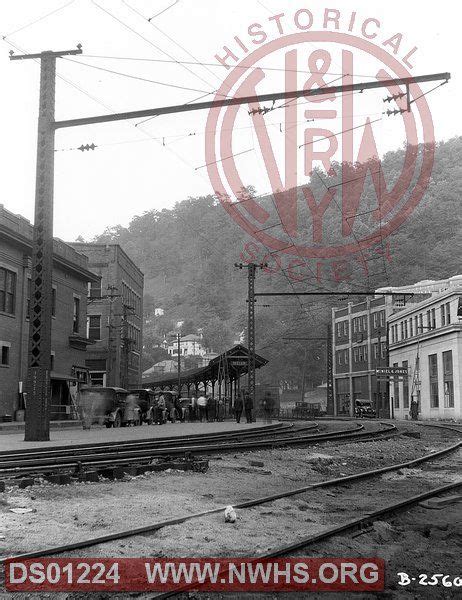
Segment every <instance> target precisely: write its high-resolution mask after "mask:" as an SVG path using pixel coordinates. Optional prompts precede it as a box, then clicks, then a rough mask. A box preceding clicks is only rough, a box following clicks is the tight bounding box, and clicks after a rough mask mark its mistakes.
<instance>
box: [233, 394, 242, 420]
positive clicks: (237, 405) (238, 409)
mask: <svg viewBox="0 0 462 600" xmlns="http://www.w3.org/2000/svg"><path fill="white" fill-rule="evenodd" d="M243 408H244V399H243V393H242V392H239V394H238V395H237V398H235V399H234V416H235V417H236V423H240V422H241V415H242V409H243Z"/></svg>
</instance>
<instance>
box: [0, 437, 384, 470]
mask: <svg viewBox="0 0 462 600" xmlns="http://www.w3.org/2000/svg"><path fill="white" fill-rule="evenodd" d="M363 428H364V427H363V426H362V425H357V427H356V428H355V429H345V430H341V431H336V432H335V433H316V434H306V435H302V436H297V437H292V438H289V437H279V438H269V439H263V440H257V441H244V442H233V443H222V444H215V443H210V444H203V445H196V446H193V445H186V446H168V447H165V448H158V447H153V448H152V449H151V450H121V451H116V452H110V451H108V452H101V453H94V454H74V455H72V456H69V457H68V456H61V457H60V456H56V457H53V458H49V459H47V458H41V457H37V458H35V457H32V458H26V459H22V460H19V461H15V460H9V461H8V460H7V461H1V462H0V474H2V475H3V474H5V473H8V472H11V471H14V470H15V469H19V468H22V467H29V466H30V467H34V466H36V467H41V468H43V467H53V466H56V465H63V464H66V465H67V466H76V465H77V464H78V463H81V464H87V465H88V464H95V463H98V462H100V461H103V460H106V461H107V460H112V461H113V462H116V461H119V460H120V459H131V460H133V459H135V458H137V459H140V458H161V457H163V456H179V455H180V456H181V455H184V454H186V453H190V454H209V453H216V452H225V451H231V450H233V451H235V450H244V451H245V450H251V449H258V448H267V447H273V446H281V445H299V444H304V443H307V442H318V441H329V440H336V439H343V438H344V437H345V436H348V438H351V437H353V436H355V435H359V434H360V433H361V432H362V430H363ZM312 429H313V428H312ZM358 432H359V433H358ZM379 432H380V430H379ZM379 432H376V433H379ZM370 433H371V432H366V434H368V435H370Z"/></svg>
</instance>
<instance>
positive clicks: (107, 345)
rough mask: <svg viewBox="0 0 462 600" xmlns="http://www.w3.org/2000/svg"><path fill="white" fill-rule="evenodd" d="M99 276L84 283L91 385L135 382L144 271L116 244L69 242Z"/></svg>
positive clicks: (138, 373) (138, 378)
mask: <svg viewBox="0 0 462 600" xmlns="http://www.w3.org/2000/svg"><path fill="white" fill-rule="evenodd" d="M71 246H72V247H73V248H74V249H75V250H77V252H81V253H82V254H85V255H86V256H87V257H88V260H89V266H90V268H91V269H92V271H94V272H95V273H97V274H98V275H99V276H100V282H99V283H93V284H91V285H90V286H89V288H88V306H87V312H88V325H87V326H88V337H89V338H90V339H91V340H93V341H94V342H95V344H94V345H93V346H92V347H91V349H89V351H88V353H87V357H86V361H85V364H86V365H87V367H88V368H89V370H90V377H91V381H92V384H93V385H99V386H120V387H124V388H133V387H138V386H139V385H140V382H141V360H140V358H141V351H142V348H143V286H144V276H143V273H142V272H141V270H140V269H139V268H138V267H137V266H136V265H135V263H134V262H133V261H132V260H131V259H130V257H129V256H128V255H127V254H126V253H125V252H124V250H122V248H121V247H120V246H119V245H118V244H98V243H72V244H71Z"/></svg>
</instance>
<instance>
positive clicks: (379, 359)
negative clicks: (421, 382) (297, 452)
mask: <svg viewBox="0 0 462 600" xmlns="http://www.w3.org/2000/svg"><path fill="white" fill-rule="evenodd" d="M460 286H462V275H456V276H454V277H450V278H448V279H443V280H438V281H433V280H425V281H419V282H417V283H415V284H410V285H405V286H389V287H383V288H379V289H377V290H375V292H376V296H375V297H372V298H371V297H368V298H366V300H364V301H363V302H359V303H357V304H353V303H352V302H349V303H348V305H347V306H346V307H343V308H334V309H332V336H333V348H332V350H333V384H334V414H336V415H351V416H352V415H353V414H354V401H355V400H357V399H362V400H369V401H371V402H372V403H373V405H374V408H375V410H376V413H377V415H378V416H380V417H390V416H392V413H393V411H392V410H391V407H390V400H389V398H390V396H389V384H388V382H387V381H386V380H384V381H381V380H380V379H379V380H378V379H377V378H376V376H375V370H376V369H377V368H381V367H387V366H393V361H392V360H391V358H389V356H388V347H389V345H390V348H391V344H392V343H393V342H392V334H393V332H392V330H391V329H390V323H391V319H392V315H393V319H395V318H398V317H395V316H396V315H400V314H401V311H409V310H410V311H412V310H413V307H414V306H416V305H417V304H418V303H421V302H424V301H426V300H429V299H432V298H433V297H434V296H435V294H440V293H442V292H444V291H445V290H446V291H447V292H449V291H450V290H460ZM383 293H387V294H389V295H386V296H384V295H381V294H383ZM407 412H409V410H408V409H407ZM398 415H399V413H398Z"/></svg>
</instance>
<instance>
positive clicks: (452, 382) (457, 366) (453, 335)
mask: <svg viewBox="0 0 462 600" xmlns="http://www.w3.org/2000/svg"><path fill="white" fill-rule="evenodd" d="M389 330H390V336H389V337H390V340H389V341H390V345H389V361H390V366H392V367H407V369H408V376H407V377H402V378H400V380H398V379H395V380H394V381H391V382H390V392H389V396H390V402H391V410H392V411H393V414H394V416H395V417H396V418H398V419H404V418H405V419H407V418H409V413H410V403H411V400H412V398H414V400H416V401H417V402H418V407H419V413H420V417H421V418H424V419H457V420H460V419H461V418H462V398H461V396H462V287H459V288H452V289H451V288H448V289H446V291H444V292H442V293H439V294H434V295H432V296H431V297H429V298H427V299H426V300H424V301H423V302H419V303H417V304H413V305H411V306H409V307H408V308H406V309H404V310H402V311H400V312H399V313H396V314H394V315H392V316H391V317H390V319H389Z"/></svg>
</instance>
